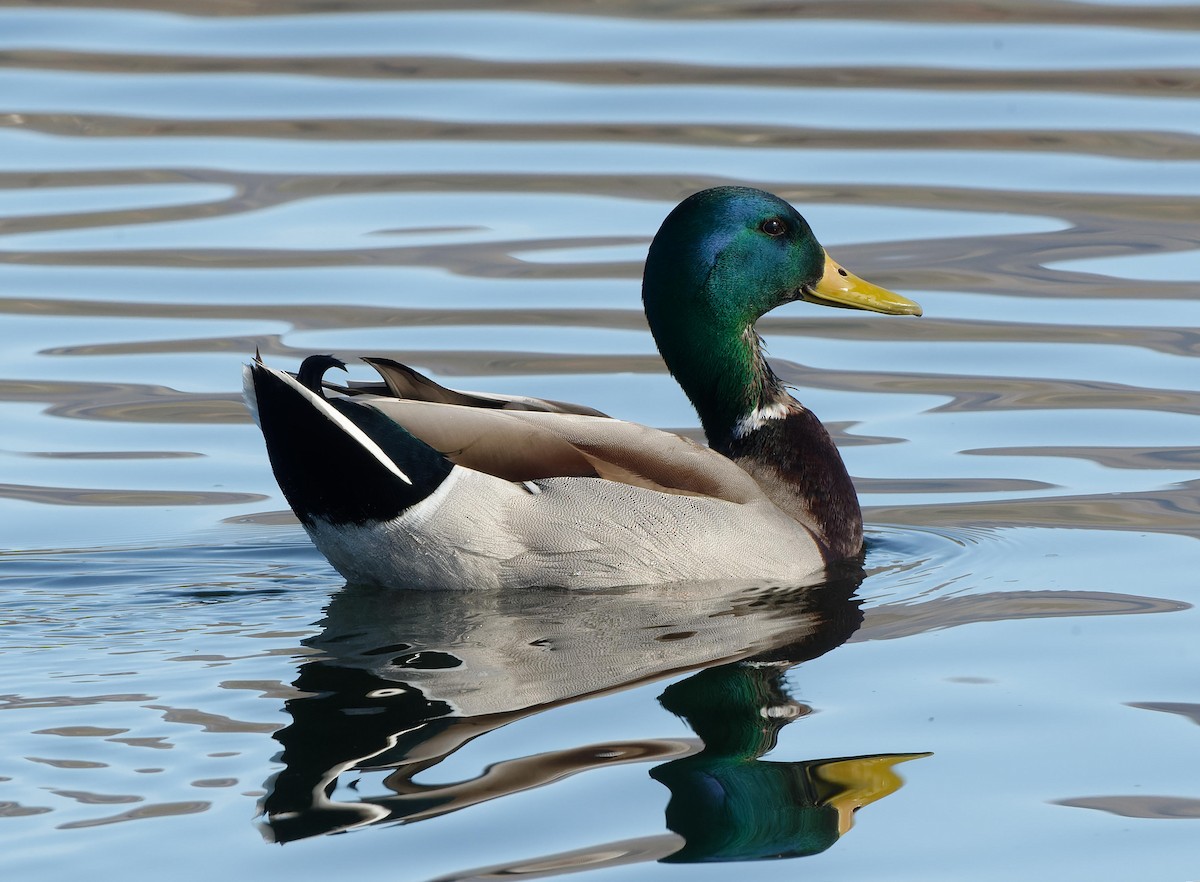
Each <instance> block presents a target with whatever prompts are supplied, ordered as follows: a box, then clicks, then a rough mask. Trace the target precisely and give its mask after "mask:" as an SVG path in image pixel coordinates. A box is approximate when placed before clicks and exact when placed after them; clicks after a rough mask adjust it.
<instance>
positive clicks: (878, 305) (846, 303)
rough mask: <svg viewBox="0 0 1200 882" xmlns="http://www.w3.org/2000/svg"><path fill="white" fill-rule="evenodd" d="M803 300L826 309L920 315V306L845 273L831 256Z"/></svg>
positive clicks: (827, 258) (827, 256)
mask: <svg viewBox="0 0 1200 882" xmlns="http://www.w3.org/2000/svg"><path fill="white" fill-rule="evenodd" d="M804 299H805V300H809V301H811V302H812V303H820V304H823V305H825V306H841V307H845V308H846V309H869V310H870V311H871V312H882V313H886V314H887V315H920V314H921V305H920V304H919V303H917V302H916V301H913V300H909V299H908V298H907V297H901V296H900V295H899V294H896V293H895V292H893V291H889V290H888V289H887V288H880V287H879V286H878V285H872V284H871V283H870V282H868V281H866V280H865V279H860V278H859V277H858V276H856V275H854V273H851V272H847V271H846V270H844V269H842V267H841V265H839V264H838V262H837V261H836V260H834V259H833V258H832V257H830V256H829V255H828V254H826V255H825V274H824V275H823V276H821V280H820V281H819V282H817V284H815V285H814V286H813V287H812V288H810V289H808V290H806V291H805V295H804Z"/></svg>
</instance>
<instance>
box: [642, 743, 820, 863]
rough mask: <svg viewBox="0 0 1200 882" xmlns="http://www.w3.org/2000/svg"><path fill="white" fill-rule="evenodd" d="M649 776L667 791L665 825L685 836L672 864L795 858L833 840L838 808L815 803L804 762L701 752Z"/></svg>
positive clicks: (816, 801) (815, 793) (669, 859)
mask: <svg viewBox="0 0 1200 882" xmlns="http://www.w3.org/2000/svg"><path fill="white" fill-rule="evenodd" d="M650 774H651V775H652V776H653V777H654V779H655V780H657V781H659V782H661V783H662V784H665V785H666V786H667V787H668V788H669V789H670V791H671V801H670V802H669V803H668V804H667V826H668V827H670V828H671V829H672V830H674V831H675V832H676V833H678V834H679V835H680V836H682V837H683V838H684V846H683V848H681V849H679V850H678V851H676V852H675V853H674V854H672V855H670V856H669V857H666V858H664V860H665V861H667V862H669V863H707V862H714V861H754V860H765V859H767V858H784V857H800V856H802V855H808V854H816V853H818V852H821V851H824V850H825V849H827V848H829V846H831V845H833V843H835V842H837V839H838V835H839V831H838V811H837V809H836V808H834V807H833V806H831V805H824V804H822V803H821V802H820V801H819V797H818V795H817V792H816V790H815V788H814V787H813V785H812V781H811V780H810V777H809V774H808V765H807V764H806V763H767V762H762V761H756V760H749V761H737V760H715V761H714V760H709V761H707V762H706V761H705V760H704V757H703V754H701V755H699V756H694V757H689V758H687V759H682V760H676V761H675V762H671V763H666V764H665V765H662V766H659V767H658V768H656V769H654V770H653V771H652V772H651V773H650Z"/></svg>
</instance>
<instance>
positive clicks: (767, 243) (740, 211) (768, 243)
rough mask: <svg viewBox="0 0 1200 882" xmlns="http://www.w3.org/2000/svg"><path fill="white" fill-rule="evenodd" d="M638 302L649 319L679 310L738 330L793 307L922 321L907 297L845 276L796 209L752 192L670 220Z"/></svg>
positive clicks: (679, 210) (735, 191) (702, 200)
mask: <svg viewBox="0 0 1200 882" xmlns="http://www.w3.org/2000/svg"><path fill="white" fill-rule="evenodd" d="M642 296H643V299H644V301H645V305H646V312H647V313H648V314H650V313H652V312H653V313H656V314H658V313H661V312H662V311H663V310H671V311H680V310H682V311H687V312H696V313H700V314H702V315H703V317H704V318H705V319H707V320H710V321H713V320H715V321H718V322H720V323H722V324H723V323H724V322H725V321H733V322H736V323H737V324H740V325H743V326H744V325H748V324H753V323H754V322H755V321H756V320H757V319H759V318H760V317H761V316H763V315H764V314H765V313H767V312H769V311H770V310H772V309H774V308H775V307H777V306H780V305H781V304H784V303H789V302H791V301H794V300H807V301H809V302H811V303H819V304H822V305H824V306H840V307H844V308H848V309H866V310H870V311H872V312H883V313H887V314H889V315H920V314H921V307H920V306H919V305H917V304H916V303H914V302H913V301H911V300H909V299H908V298H907V297H902V296H900V295H899V294H895V293H893V292H891V291H888V290H886V289H884V288H880V287H878V286H876V285H872V284H871V283H870V282H866V281H864V280H863V279H860V278H858V277H857V276H855V275H853V274H851V273H849V272H847V271H846V270H844V269H843V268H842V267H841V266H839V265H838V264H837V263H836V262H835V261H834V260H833V259H832V258H830V257H829V255H828V254H826V253H825V249H824V248H822V247H821V244H820V243H819V242H818V241H817V238H816V236H814V235H813V231H812V228H811V227H809V225H808V221H806V220H805V219H804V218H803V217H802V216H801V215H800V213H799V212H798V211H796V209H794V208H793V207H792V206H791V205H789V204H788V203H787V202H785V201H784V200H782V199H780V198H779V197H778V196H774V195H772V194H771V193H766V192H764V191H762V190H755V189H753V188H750V187H714V188H713V189H711V190H702V191H701V192H699V193H696V194H694V195H692V196H689V197H688V198H687V199H685V200H684V201H683V202H681V203H679V205H678V206H676V207H675V210H674V211H672V212H671V213H670V214H669V215H667V219H666V220H665V221H663V224H662V227H660V228H659V231H658V233H657V235H655V237H654V241H653V242H652V243H651V245H650V253H649V255H648V256H647V258H646V273H645V278H644V281H643V288H642ZM651 323H652V324H653V323H654V318H653V317H651Z"/></svg>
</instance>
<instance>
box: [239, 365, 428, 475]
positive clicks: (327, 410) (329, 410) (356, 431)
mask: <svg viewBox="0 0 1200 882" xmlns="http://www.w3.org/2000/svg"><path fill="white" fill-rule="evenodd" d="M259 368H260V369H261V370H265V371H270V372H271V373H272V374H274V375H275V376H277V377H279V378H280V379H281V380H283V381H284V382H285V383H287V384H288V385H289V386H291V387H292V388H293V389H294V390H296V391H297V392H299V393H300V394H301V395H303V396H304V398H305V399H306V400H307V401H308V403H309V404H311V405H312V406H313V407H315V408H316V409H317V410H318V411H320V412H321V413H322V414H323V415H324V416H325V417H326V418H327V419H329V420H330V421H332V422H333V423H334V425H336V426H337V427H338V428H339V429H341V430H342V431H343V432H345V433H346V434H347V435H349V436H350V437H351V438H353V439H354V440H355V441H357V442H358V443H359V445H360V446H361V447H362V448H363V449H364V450H366V451H367V452H368V453H370V454H371V455H372V456H373V457H375V458H376V459H377V460H379V464H380V465H382V466H383V467H384V468H386V469H387V470H388V471H390V472H391V473H392V474H393V475H395V476H396V477H397V478H399V479H400V480H401V481H403V482H404V483H405V484H409V485H411V484H412V479H411V478H409V476H408V475H406V474H404V472H402V471H400V468H399V467H398V466H397V465H396V464H395V463H394V462H392V458H391V457H390V456H388V455H387V454H386V453H384V452H383V448H381V447H380V446H379V445H378V444H376V443H375V442H374V441H372V440H371V438H370V436H368V435H367V433H366V432H364V431H363V430H362V429H360V428H359V427H358V426H356V425H354V423H352V422H351V421H350V420H348V419H347V418H346V417H344V416H342V415H341V413H339V412H338V410H337V408H336V407H334V406H333V405H332V404H330V403H329V402H328V401H326V400H325V396H324V395H318V394H317V393H316V392H314V391H312V389H309V388H307V387H306V386H302V385H301V384H300V383H298V382H297V381H296V380H295V379H294V378H293V377H291V376H290V375H289V374H286V373H284V372H283V371H277V370H275V369H274V368H269V367H267V366H266V365H259ZM246 370H247V371H252V370H254V368H253V367H252V366H249V365H247V367H246ZM250 388H251V391H253V383H251V385H250ZM246 403H247V405H249V406H250V412H251V413H253V414H254V418H255V422H258V399H257V396H255V397H254V403H253V404H250V401H249V396H248V400H247V402H246Z"/></svg>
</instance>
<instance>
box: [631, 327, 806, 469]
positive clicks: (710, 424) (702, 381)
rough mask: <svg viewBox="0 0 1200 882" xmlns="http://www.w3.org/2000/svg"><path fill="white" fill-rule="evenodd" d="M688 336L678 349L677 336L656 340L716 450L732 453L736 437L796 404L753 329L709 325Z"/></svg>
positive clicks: (692, 331)
mask: <svg viewBox="0 0 1200 882" xmlns="http://www.w3.org/2000/svg"><path fill="white" fill-rule="evenodd" d="M686 334H687V336H686V337H685V338H684V339H683V342H682V345H674V340H676V339H678V337H675V336H674V335H670V336H668V335H662V334H658V333H656V335H655V336H656V338H657V340H658V344H659V351H660V352H662V355H663V360H664V361H666V363H667V368H668V369H669V370H670V371H671V373H672V375H673V376H674V377H675V379H676V380H677V381H678V383H679V385H680V386H681V387H682V389H683V391H684V393H685V394H686V395H687V397H688V398H689V399H690V400H691V402H692V405H693V406H694V407H695V408H696V413H697V415H698V416H699V417H700V425H701V426H703V428H704V434H705V437H707V438H708V443H709V446H710V447H712V448H713V449H714V450H719V451H721V452H722V453H727V452H728V448H729V445H730V444H731V443H732V442H733V441H734V440H735V439H737V438H739V437H742V436H743V435H745V434H746V432H747V431H749V430H751V429H753V428H754V427H755V426H757V425H758V424H759V423H760V422H761V421H762V420H764V419H770V418H773V417H780V416H783V415H784V414H785V413H786V412H787V410H788V409H789V408H790V407H792V406H794V405H795V404H796V402H795V400H794V399H793V398H792V397H791V396H790V395H788V393H787V392H786V390H785V389H784V388H783V384H782V383H780V382H779V378H778V377H776V376H775V373H774V371H772V370H771V367H770V365H768V364H767V360H766V358H765V357H764V355H763V350H762V344H761V342H760V340H759V338H758V334H756V333H755V331H754V328H753V327H752V326H749V325H747V326H743V327H740V328H739V327H734V328H730V329H723V328H720V327H716V326H713V325H711V324H710V325H706V326H704V327H703V328H692V329H688V330H687V332H686Z"/></svg>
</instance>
